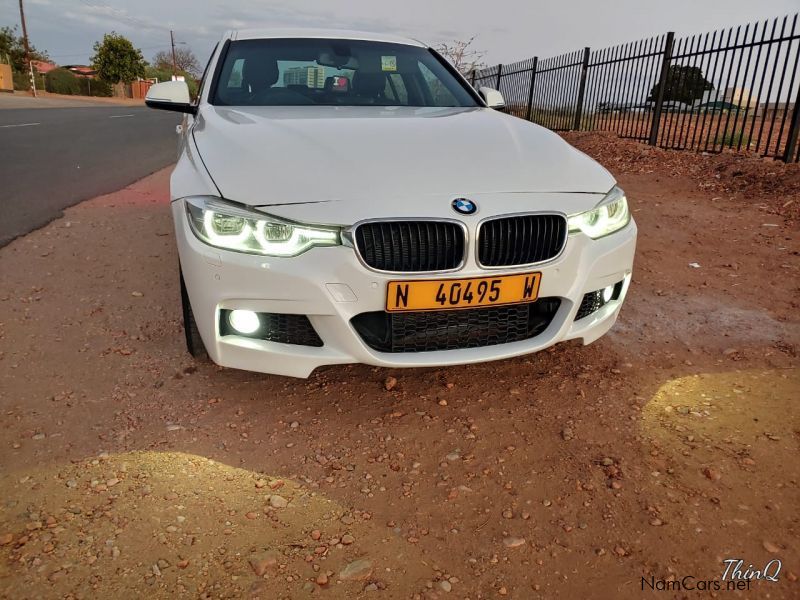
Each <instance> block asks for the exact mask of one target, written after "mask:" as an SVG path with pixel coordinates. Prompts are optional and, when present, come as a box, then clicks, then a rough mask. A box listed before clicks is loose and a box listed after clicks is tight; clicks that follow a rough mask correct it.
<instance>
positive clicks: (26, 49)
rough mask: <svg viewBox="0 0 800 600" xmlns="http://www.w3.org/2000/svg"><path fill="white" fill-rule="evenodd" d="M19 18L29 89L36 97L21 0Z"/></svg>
mask: <svg viewBox="0 0 800 600" xmlns="http://www.w3.org/2000/svg"><path fill="white" fill-rule="evenodd" d="M19 18H20V21H22V42H23V44H24V45H25V62H26V63H27V64H28V72H29V73H30V78H31V90H33V97H34V98H36V79H35V78H34V77H33V65H32V64H31V48H30V46H29V45H28V27H27V25H26V24H25V9H24V8H23V7H22V0H19Z"/></svg>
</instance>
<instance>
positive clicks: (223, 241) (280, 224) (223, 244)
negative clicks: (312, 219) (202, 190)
mask: <svg viewBox="0 0 800 600" xmlns="http://www.w3.org/2000/svg"><path fill="white" fill-rule="evenodd" d="M184 202H185V203H186V215H187V217H188V219H189V225H190V227H191V229H192V232H193V233H194V234H195V235H196V236H197V237H198V238H199V239H200V240H201V241H203V242H205V243H206V244H208V245H209V246H215V247H217V248H223V249H225V250H233V251H234V252H245V253H247V254H261V255H264V256H280V257H288V256H297V255H298V254H302V253H303V252H306V251H307V250H310V249H311V248H313V247H315V246H338V245H340V244H341V236H340V230H339V228H338V227H321V226H312V225H303V224H300V223H294V222H291V221H286V220H284V219H281V218H278V217H273V216H271V215H267V214H264V213H261V212H257V211H255V210H251V209H248V208H245V207H241V206H237V205H235V204H232V203H229V202H225V201H224V200H221V199H219V198H213V197H192V198H185V199H184Z"/></svg>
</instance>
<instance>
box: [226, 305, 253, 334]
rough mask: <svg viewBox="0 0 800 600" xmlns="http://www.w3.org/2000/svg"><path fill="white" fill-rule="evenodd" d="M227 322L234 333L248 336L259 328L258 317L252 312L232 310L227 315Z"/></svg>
mask: <svg viewBox="0 0 800 600" xmlns="http://www.w3.org/2000/svg"><path fill="white" fill-rule="evenodd" d="M228 322H229V323H230V324H231V327H233V328H234V329H235V330H236V331H238V332H239V333H244V334H245V335H249V334H251V333H255V332H256V331H257V330H258V328H259V327H261V321H260V320H259V318H258V315H257V314H256V313H254V312H253V311H252V310H232V311H231V312H230V315H228Z"/></svg>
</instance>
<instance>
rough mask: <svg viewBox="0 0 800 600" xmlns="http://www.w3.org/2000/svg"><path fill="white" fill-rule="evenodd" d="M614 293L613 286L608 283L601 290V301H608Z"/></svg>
mask: <svg viewBox="0 0 800 600" xmlns="http://www.w3.org/2000/svg"><path fill="white" fill-rule="evenodd" d="M613 295H614V286H613V285H610V286H608V287H607V288H605V289H604V290H603V302H608V301H609V300H611V297H612V296H613Z"/></svg>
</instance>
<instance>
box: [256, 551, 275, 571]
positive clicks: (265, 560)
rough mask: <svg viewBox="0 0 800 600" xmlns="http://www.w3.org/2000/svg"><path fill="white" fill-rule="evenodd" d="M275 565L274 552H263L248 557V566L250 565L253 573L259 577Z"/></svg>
mask: <svg viewBox="0 0 800 600" xmlns="http://www.w3.org/2000/svg"><path fill="white" fill-rule="evenodd" d="M277 566H278V555H277V553H276V552H265V553H264V554H259V555H256V556H252V557H250V567H252V569H253V573H255V574H256V575H257V576H259V577H261V576H262V575H263V574H264V573H266V572H267V571H268V570H269V569H274V568H276V567H277Z"/></svg>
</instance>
